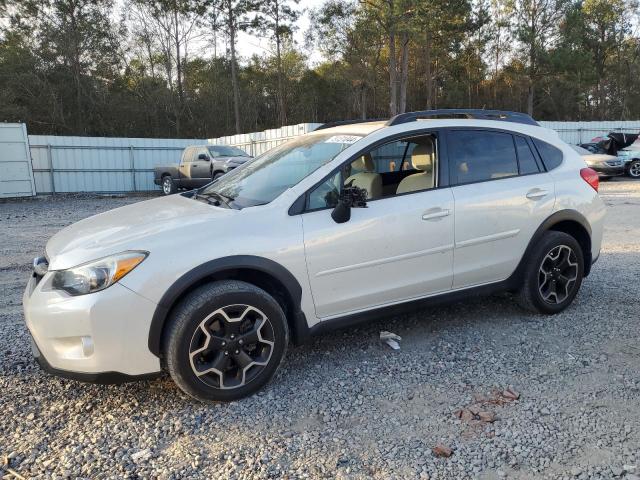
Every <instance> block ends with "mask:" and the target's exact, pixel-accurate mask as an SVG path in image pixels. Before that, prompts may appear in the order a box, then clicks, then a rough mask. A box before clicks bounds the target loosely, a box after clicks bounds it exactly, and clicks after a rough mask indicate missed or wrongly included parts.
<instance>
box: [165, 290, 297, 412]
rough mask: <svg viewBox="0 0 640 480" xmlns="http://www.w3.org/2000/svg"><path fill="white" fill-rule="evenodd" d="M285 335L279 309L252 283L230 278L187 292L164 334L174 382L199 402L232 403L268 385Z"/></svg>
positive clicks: (282, 351) (286, 339)
mask: <svg viewBox="0 0 640 480" xmlns="http://www.w3.org/2000/svg"><path fill="white" fill-rule="evenodd" d="M288 342H289V331H288V327H287V321H286V318H285V315H284V312H283V311H282V308H281V307H280V305H279V304H278V302H276V301H275V300H274V298H273V297H271V296H270V295H269V294H268V293H267V292H265V291H264V290H262V289H260V288H258V287H256V286H255V285H252V284H249V283H246V282H241V281H236V280H228V281H221V282H213V283H209V284H206V285H204V286H202V287H199V288H198V289H196V290H194V291H193V292H191V293H190V294H189V295H188V296H187V297H186V298H184V299H183V300H182V302H181V303H180V304H179V305H178V307H177V308H176V309H175V310H174V312H173V315H172V318H171V323H170V326H169V330H168V332H167V334H166V336H165V344H164V352H165V356H166V366H167V369H168V370H169V373H170V375H171V377H172V378H173V380H174V381H175V383H176V384H177V385H178V387H180V389H182V390H183V391H184V392H185V393H187V394H188V395H190V396H192V397H194V398H196V399H198V400H200V401H203V402H211V401H223V402H228V401H233V400H238V399H240V398H243V397H246V396H248V395H251V394H253V393H255V392H257V391H258V390H260V389H261V388H262V387H263V386H264V385H266V384H267V383H268V382H269V380H270V379H271V378H272V377H273V375H274V374H275V372H276V371H277V369H278V367H279V366H280V363H281V362H282V360H283V358H284V355H285V352H286V349H287V344H288Z"/></svg>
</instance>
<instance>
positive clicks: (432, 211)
mask: <svg viewBox="0 0 640 480" xmlns="http://www.w3.org/2000/svg"><path fill="white" fill-rule="evenodd" d="M396 143H397V145H396V146H394V145H389V144H387V145H385V146H383V147H380V148H382V149H384V151H386V152H387V153H388V154H386V155H379V151H378V152H376V151H372V152H370V153H369V154H366V155H365V156H363V157H361V158H359V159H357V160H355V161H354V162H353V163H352V165H353V168H352V167H351V166H350V165H347V167H346V169H342V170H341V171H338V172H336V173H334V175H333V176H331V177H329V178H328V179H327V181H326V182H323V183H322V184H321V185H320V186H319V187H317V188H316V189H315V190H313V191H311V192H310V193H309V196H308V199H307V209H308V211H307V213H304V214H302V223H303V229H304V246H305V254H306V260H307V270H308V274H309V281H310V284H311V292H312V296H313V300H314V303H315V308H316V314H317V316H318V317H319V318H322V319H327V318H330V317H332V316H340V315H343V314H348V313H355V312H358V311H363V310H367V309H370V308H374V307H378V306H384V305H389V304H394V303H399V302H403V301H407V300H411V299H416V298H420V297H425V296H428V295H431V294H434V293H439V292H445V291H448V290H449V289H450V288H451V283H452V268H453V243H454V239H453V233H454V222H453V207H454V205H453V195H452V193H451V190H450V189H449V188H437V187H438V185H437V141H436V137H435V135H426V136H423V137H421V138H413V139H411V140H406V141H399V142H396ZM427 145H428V147H427ZM412 151H415V154H412ZM394 152H396V153H394ZM392 155H398V158H390V156H392ZM363 158H367V160H363ZM405 158H407V159H410V160H409V161H408V164H407V165H406V167H407V168H404V169H403V168H402V165H403V159H405ZM371 159H375V162H374V163H372V161H371ZM356 166H357V167H356ZM356 169H357V170H356ZM394 169H395V170H394ZM345 170H346V172H345ZM399 171H402V172H403V173H402V175H399V174H398V172H399ZM354 172H356V173H354ZM386 173H391V174H392V175H393V176H395V177H398V180H397V185H395V186H394V188H390V187H389V182H388V181H387V180H386V179H384V178H381V177H384V175H385V174H386ZM345 181H346V183H347V184H350V185H354V184H355V185H358V186H360V187H362V188H365V189H366V190H367V191H368V192H369V195H370V196H369V200H368V203H367V206H366V208H352V209H351V218H350V219H349V220H348V221H347V222H345V223H336V222H335V221H334V220H333V219H332V217H331V212H332V206H333V205H334V203H335V202H334V199H335V198H336V196H337V195H338V189H339V188H340V187H341V185H342V184H343V183H345ZM380 185H386V188H385V189H383V188H380ZM334 189H335V191H333V190H334ZM371 192H375V195H374V196H373V197H372V196H371Z"/></svg>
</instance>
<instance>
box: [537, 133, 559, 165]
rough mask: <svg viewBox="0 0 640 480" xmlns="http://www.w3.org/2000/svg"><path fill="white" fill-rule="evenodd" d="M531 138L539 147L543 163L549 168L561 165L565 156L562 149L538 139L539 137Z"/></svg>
mask: <svg viewBox="0 0 640 480" xmlns="http://www.w3.org/2000/svg"><path fill="white" fill-rule="evenodd" d="M531 140H533V144H534V145H535V146H536V148H537V149H538V153H539V154H540V158H542V163H544V166H545V167H546V169H547V170H553V169H554V168H557V167H559V166H560V164H561V163H562V158H563V156H562V151H561V150H560V149H558V148H556V147H554V146H553V145H550V144H548V143H547V142H543V141H542V140H538V139H537V138H532V139H531Z"/></svg>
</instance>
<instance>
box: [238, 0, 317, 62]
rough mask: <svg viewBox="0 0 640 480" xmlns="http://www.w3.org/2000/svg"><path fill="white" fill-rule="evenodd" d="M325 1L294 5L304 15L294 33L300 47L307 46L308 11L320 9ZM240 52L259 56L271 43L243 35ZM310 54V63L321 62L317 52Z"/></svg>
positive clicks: (311, 0) (240, 36)
mask: <svg viewBox="0 0 640 480" xmlns="http://www.w3.org/2000/svg"><path fill="white" fill-rule="evenodd" d="M324 1H325V0H302V1H301V2H300V3H299V4H298V5H294V8H296V9H297V10H298V11H301V12H302V14H301V16H300V18H299V19H298V21H297V22H296V24H297V27H298V29H297V30H296V31H295V33H294V39H295V41H296V43H297V44H298V46H299V47H304V46H305V33H306V32H307V30H308V29H309V24H310V22H309V14H308V10H310V9H314V8H318V7H319V6H320V5H322V4H323V3H324ZM237 46H238V51H239V52H240V55H241V56H242V57H245V58H248V57H251V56H252V55H253V54H255V53H257V54H258V55H260V54H262V53H264V52H265V50H266V49H268V48H269V41H268V40H267V39H264V38H258V37H255V36H253V35H248V34H246V33H241V34H240V35H239V37H238V45H237ZM309 53H310V59H309V60H310V62H311V63H314V62H316V61H318V60H319V58H320V56H319V54H318V53H317V52H309Z"/></svg>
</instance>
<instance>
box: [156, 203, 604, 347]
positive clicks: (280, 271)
mask: <svg viewBox="0 0 640 480" xmlns="http://www.w3.org/2000/svg"><path fill="white" fill-rule="evenodd" d="M549 230H556V231H561V232H565V233H568V234H569V235H571V236H573V237H574V238H576V240H577V241H578V244H579V245H580V247H581V248H582V250H583V256H584V276H585V277H586V276H587V275H588V274H589V271H590V269H591V263H592V258H591V227H590V225H589V222H588V221H587V219H586V218H585V217H584V216H583V215H582V214H581V213H580V212H578V211H576V210H572V209H565V210H560V211H558V212H555V213H553V214H552V215H550V216H549V217H548V218H547V219H546V220H545V221H544V222H542V224H541V225H540V226H539V227H538V229H537V230H536V232H535V233H534V234H533V236H532V237H531V240H530V241H529V244H528V246H527V248H526V250H525V253H524V254H523V256H522V258H521V259H520V262H519V263H518V266H517V267H516V269H515V271H514V272H513V274H512V275H511V276H510V277H509V278H508V279H507V280H506V281H505V282H503V283H504V286H505V288H512V289H517V288H518V287H519V286H520V283H521V280H522V278H523V274H524V270H525V268H526V261H527V259H528V258H529V256H530V254H531V252H532V250H533V248H535V246H536V244H537V243H538V242H539V240H540V238H542V235H544V233H545V232H547V231H549ZM252 272H254V273H258V274H260V275H264V277H263V281H264V280H275V281H276V282H277V283H278V284H279V285H280V286H282V288H283V290H284V292H283V293H284V294H285V296H286V298H276V301H277V302H279V303H281V304H282V303H284V304H285V305H283V307H284V308H283V310H284V311H285V314H286V316H287V321H288V324H289V329H290V333H291V338H292V339H293V342H294V343H295V344H301V343H303V342H304V341H305V340H307V339H308V337H309V336H311V334H312V331H313V332H314V331H315V329H310V328H309V326H308V324H307V319H306V317H305V315H304V313H303V312H302V310H301V300H302V287H301V286H300V283H299V282H298V280H297V279H296V278H295V277H294V276H293V274H292V273H291V272H289V270H287V269H286V268H285V267H283V266H282V265H280V264H279V263H277V262H275V261H273V260H270V259H267V258H264V257H259V256H253V255H235V256H230V257H224V258H219V259H216V260H211V261H209V262H206V263H203V264H202V265H200V266H198V267H195V268H194V269H192V270H190V271H188V272H187V273H185V274H184V275H182V276H181V277H180V278H179V279H178V280H177V281H175V282H174V283H173V285H171V287H169V289H168V290H167V291H166V292H165V293H164V295H163V296H162V298H161V300H160V302H159V303H158V306H157V307H156V310H155V312H154V315H153V318H152V321H151V327H150V329H149V350H150V351H151V352H152V353H153V354H154V355H156V356H158V357H159V356H161V349H162V336H163V332H164V329H165V325H166V321H167V319H168V317H169V314H170V312H171V309H172V308H173V307H174V306H175V305H176V304H177V303H178V302H179V301H180V299H181V297H182V296H183V295H184V294H185V293H187V292H189V291H190V290H192V289H193V288H195V287H197V286H198V285H201V284H202V283H204V282H207V281H214V280H219V279H228V278H234V279H239V280H244V281H247V282H248V283H254V282H252V281H251V279H250V278H249V279H247V275H250V274H251V273H252ZM257 286H259V287H261V288H262V285H259V284H257ZM265 290H267V291H268V289H266V288H265ZM269 293H272V292H269ZM276 297H278V295H276ZM340 323H341V322H340V321H336V322H332V324H335V326H336V328H339V325H340Z"/></svg>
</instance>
